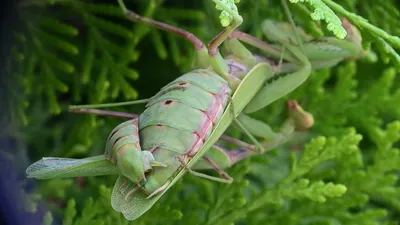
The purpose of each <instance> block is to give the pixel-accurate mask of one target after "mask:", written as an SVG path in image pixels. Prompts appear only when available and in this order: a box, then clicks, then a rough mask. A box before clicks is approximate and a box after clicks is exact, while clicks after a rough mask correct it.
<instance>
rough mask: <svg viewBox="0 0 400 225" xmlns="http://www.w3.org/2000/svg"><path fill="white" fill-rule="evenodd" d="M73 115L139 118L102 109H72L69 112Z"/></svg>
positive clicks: (130, 114) (134, 115)
mask: <svg viewBox="0 0 400 225" xmlns="http://www.w3.org/2000/svg"><path fill="white" fill-rule="evenodd" d="M69 111H70V112H73V113H81V114H93V115H100V116H112V117H119V118H126V119H135V118H138V117H139V116H138V115H136V114H132V113H124V112H117V111H109V110H100V109H71V110H69Z"/></svg>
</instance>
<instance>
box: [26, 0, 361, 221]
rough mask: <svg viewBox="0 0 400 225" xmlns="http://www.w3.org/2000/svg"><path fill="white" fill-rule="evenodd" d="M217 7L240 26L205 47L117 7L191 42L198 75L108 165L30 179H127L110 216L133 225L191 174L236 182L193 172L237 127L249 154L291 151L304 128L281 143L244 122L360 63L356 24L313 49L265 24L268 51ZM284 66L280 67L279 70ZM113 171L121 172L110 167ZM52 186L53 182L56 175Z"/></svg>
mask: <svg viewBox="0 0 400 225" xmlns="http://www.w3.org/2000/svg"><path fill="white" fill-rule="evenodd" d="M213 1H214V2H215V3H216V4H217V6H218V7H220V8H221V9H223V10H224V12H226V13H228V14H229V15H230V16H231V17H232V18H233V21H232V22H231V24H230V25H228V26H227V27H226V28H225V29H224V30H223V31H222V32H221V33H219V34H218V35H217V36H216V37H215V38H214V39H213V40H212V41H211V42H210V43H209V44H208V47H207V46H206V45H205V44H204V43H203V42H202V41H201V40H200V39H199V38H197V37H196V36H195V35H194V34H192V33H190V32H188V31H185V30H182V29H180V28H177V27H173V26H171V25H168V24H164V23H161V22H158V21H154V20H152V19H149V18H144V17H141V16H139V15H138V14H136V13H134V12H132V11H130V10H128V9H127V8H126V7H125V5H124V3H123V1H122V0H118V3H119V5H120V6H121V8H122V10H123V12H124V13H125V15H126V16H127V17H128V18H130V19H132V20H133V21H136V22H143V23H147V24H149V25H152V26H155V27H157V28H160V29H163V30H166V31H169V32H173V33H175V34H177V35H180V36H182V37H183V38H185V39H186V40H188V41H189V42H191V43H192V44H193V46H194V48H195V52H196V60H195V62H194V68H195V69H193V70H192V71H190V72H188V73H186V74H184V75H182V76H181V77H179V78H177V79H176V80H174V81H172V82H171V83H170V84H168V85H166V86H165V87H164V88H162V89H161V90H160V92H159V93H157V94H156V95H155V96H154V97H153V98H151V99H150V100H148V101H146V102H147V105H146V110H145V111H144V112H143V113H142V114H141V115H140V117H139V118H138V119H133V120H129V121H126V122H124V123H122V124H120V125H118V126H117V127H116V128H115V129H114V130H113V131H112V132H111V134H110V136H109V139H108V142H107V146H106V152H105V158H106V159H107V160H104V158H103V157H104V156H99V157H97V156H96V157H92V158H87V159H81V161H77V160H73V159H59V158H58V159H56V158H50V159H47V161H46V160H44V161H39V162H37V163H35V164H33V165H32V166H30V167H29V168H28V169H27V173H28V175H29V176H30V177H36V178H42V179H45V178H49V176H48V175H49V174H48V172H49V171H51V170H52V169H53V168H54V170H57V169H60V171H61V174H63V175H60V174H58V176H59V177H60V176H61V177H63V176H64V177H70V176H72V175H77V171H82V168H85V169H86V170H87V173H86V174H85V175H102V174H120V176H119V178H118V179H117V181H116V184H115V186H114V189H113V194H112V206H113V208H114V209H115V210H116V211H120V212H122V213H123V214H124V216H125V217H126V218H127V219H130V220H133V219H136V218H138V217H139V216H141V215H142V214H143V213H145V212H146V211H147V210H148V209H150V208H151V206H152V205H153V204H154V203H155V202H156V201H157V200H158V199H159V198H160V197H161V196H162V195H163V194H164V193H165V192H166V191H167V190H168V189H169V188H170V187H171V186H172V185H173V184H174V183H176V182H177V181H178V180H179V179H180V178H181V177H182V176H183V175H184V174H185V173H186V172H190V173H192V174H194V175H197V176H201V177H204V178H208V179H211V180H215V181H220V182H226V183H230V182H232V178H230V177H229V176H228V175H227V174H226V173H225V172H223V170H222V168H221V167H220V166H218V164H217V163H215V162H214V161H213V160H212V158H211V157H208V160H206V163H207V165H208V167H210V168H213V169H215V170H216V171H217V172H218V173H219V174H220V175H221V177H222V178H218V177H212V176H209V175H205V174H201V173H198V172H195V171H193V170H192V169H191V168H195V165H196V164H197V163H198V162H205V161H201V160H202V159H207V153H208V152H218V149H217V150H215V149H216V148H213V144H214V143H215V142H216V141H217V140H218V139H219V138H220V137H221V135H222V134H223V133H224V131H225V130H226V129H227V128H228V127H229V126H230V125H231V123H232V122H235V123H236V124H237V125H238V126H239V127H240V128H241V129H242V130H243V131H244V132H245V133H246V134H247V135H248V137H249V138H250V139H251V140H252V141H253V142H254V144H255V146H256V148H251V149H249V150H252V151H255V152H258V153H262V152H265V151H266V146H265V145H262V144H261V143H259V142H258V141H257V139H256V138H255V137H254V136H253V135H255V136H259V137H262V138H274V141H273V142H274V144H275V145H279V144H281V143H284V142H285V141H286V140H287V137H288V134H290V133H292V132H293V130H294V129H295V128H296V126H301V125H299V124H298V122H296V120H295V119H293V118H296V116H294V117H292V119H290V120H288V122H287V123H285V124H284V125H283V128H282V132H280V133H278V134H275V133H273V132H271V129H269V127H268V125H266V124H264V123H262V122H260V121H258V120H255V119H253V118H251V117H249V116H247V115H246V113H251V112H255V111H257V110H259V109H261V108H263V107H265V106H267V105H269V104H270V103H272V102H274V101H275V100H277V99H279V98H281V97H283V96H285V95H286V94H288V93H290V92H291V91H293V90H294V89H295V88H297V87H298V86H300V85H301V84H302V83H303V82H304V81H305V80H306V79H307V78H308V76H309V75H310V73H311V70H312V69H319V68H324V67H330V66H334V65H336V64H337V63H338V62H340V61H343V60H344V59H349V58H357V57H359V56H360V55H362V54H363V51H362V48H361V45H360V38H359V35H358V34H357V31H356V29H355V28H354V27H352V26H351V25H350V24H347V25H348V26H347V27H346V28H347V29H348V31H350V32H349V34H350V35H349V36H350V37H348V38H347V39H346V40H338V39H336V38H329V37H328V38H322V39H319V40H313V39H312V38H311V37H310V36H308V35H307V34H305V33H304V32H303V31H302V30H301V29H300V28H295V27H291V26H288V25H287V24H284V23H276V22H273V21H270V20H266V21H265V22H264V23H263V24H262V29H263V31H264V34H265V35H266V36H267V38H268V39H269V40H270V41H274V42H276V43H277V44H276V45H269V44H267V43H265V42H263V41H261V40H258V39H256V38H254V37H252V36H250V35H248V34H245V33H242V32H240V31H238V30H236V28H237V27H238V26H239V25H240V24H241V23H242V21H243V19H242V18H241V16H240V15H239V14H238V13H237V12H236V11H235V10H232V8H230V6H229V5H228V4H227V3H223V2H221V1H219V0H213ZM294 34H300V36H299V38H294V37H297V36H296V35H294ZM241 42H244V43H247V44H249V45H252V46H254V47H257V48H258V49H260V50H261V51H263V52H264V53H265V56H257V55H255V54H253V53H251V52H250V51H249V50H248V49H247V48H246V47H245V46H244V45H243V44H242V43H241ZM221 44H224V55H225V57H223V56H222V55H221V53H220V52H219V50H218V48H219V47H220V46H221ZM279 60H282V61H283V62H282V63H280V64H278V63H277V62H278V61H279ZM276 78H278V79H276ZM141 102H143V101H141ZM132 104H133V103H132ZM297 121H301V120H297ZM270 147H271V146H269V148H270ZM210 149H214V151H211V150H210ZM220 152H222V151H220ZM233 152H235V151H233ZM243 155H244V156H247V155H251V153H250V152H249V153H246V154H243ZM229 157H230V156H229V155H228V157H227V158H229ZM230 158H232V157H230ZM110 163H111V164H112V165H116V166H111V167H110ZM58 165H61V166H58ZM68 165H72V166H68ZM199 165H200V164H199ZM89 166H90V169H88V168H89ZM54 170H53V171H54ZM46 174H47V177H46ZM79 175H84V174H79ZM54 176H57V175H56V174H54ZM50 178H53V177H51V175H50Z"/></svg>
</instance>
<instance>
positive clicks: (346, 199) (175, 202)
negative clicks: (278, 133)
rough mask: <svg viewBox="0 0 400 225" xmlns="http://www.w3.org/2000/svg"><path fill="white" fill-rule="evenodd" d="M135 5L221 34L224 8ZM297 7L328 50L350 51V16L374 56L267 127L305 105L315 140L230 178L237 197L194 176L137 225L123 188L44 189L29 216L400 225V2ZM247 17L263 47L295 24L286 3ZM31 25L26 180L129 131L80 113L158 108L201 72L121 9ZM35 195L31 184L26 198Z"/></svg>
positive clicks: (63, 3)
mask: <svg viewBox="0 0 400 225" xmlns="http://www.w3.org/2000/svg"><path fill="white" fill-rule="evenodd" d="M127 4H128V6H129V7H130V8H132V9H134V10H135V11H137V12H139V13H140V14H141V15H144V16H147V17H152V18H155V19H157V20H161V21H164V22H167V23H170V24H173V25H177V26H179V27H182V28H184V29H187V30H189V31H191V32H193V33H195V34H196V35H197V36H198V37H200V38H201V39H203V40H205V41H209V40H210V39H211V38H212V37H213V36H215V35H216V34H217V33H218V32H219V31H220V30H221V29H222V27H221V23H220V21H219V19H218V17H219V13H220V12H219V11H217V10H215V4H213V3H212V1H161V0H148V1H127ZM287 4H288V6H289V8H290V10H291V12H292V14H293V21H294V22H295V24H297V25H299V26H302V27H303V28H304V29H305V30H306V31H307V32H308V33H310V34H312V35H313V36H315V37H321V36H324V35H327V36H333V35H335V36H337V37H338V38H343V37H344V36H345V35H346V31H345V30H344V29H343V28H342V26H341V24H340V20H339V17H346V18H347V19H348V20H349V21H350V22H351V23H353V24H354V25H355V26H357V27H358V28H359V29H360V32H361V35H362V38H363V42H362V43H363V46H364V48H365V49H367V50H369V55H368V56H367V57H365V58H364V59H363V60H358V61H347V62H342V63H340V64H339V65H338V66H337V67H335V68H333V69H324V70H320V71H317V72H313V73H312V75H311V77H310V78H309V80H307V81H306V83H305V84H303V85H302V86H301V88H299V89H298V90H296V91H294V92H293V93H291V94H290V95H289V96H287V97H286V98H284V99H281V100H279V101H277V102H275V103H273V104H272V105H271V106H269V107H268V108H266V109H264V110H262V111H260V112H257V113H256V115H255V116H257V118H259V119H261V120H264V121H267V122H268V123H269V124H271V125H272V126H275V127H276V128H277V127H278V126H279V124H280V123H281V122H282V121H283V120H284V118H285V116H286V115H285V107H284V106H285V104H284V103H285V101H286V100H287V99H297V100H298V101H299V103H300V104H301V105H302V106H303V107H304V108H305V109H306V110H307V111H309V112H311V113H312V114H313V115H314V119H315V126H314V127H313V128H312V129H311V130H310V131H307V132H302V133H298V134H297V136H296V137H295V138H294V139H293V141H292V142H290V143H288V144H287V145H285V146H281V147H279V148H277V149H275V150H274V151H271V152H269V153H267V154H264V155H261V156H255V157H253V158H251V159H247V160H245V161H243V162H241V163H239V164H237V165H235V166H234V167H233V168H230V169H228V170H227V172H228V173H229V174H230V175H231V176H232V177H233V178H234V179H235V181H234V182H233V183H232V184H231V185H226V184H219V183H215V182H211V181H207V180H203V179H199V178H197V177H193V176H191V175H186V176H185V177H184V179H183V180H181V181H180V182H178V183H177V184H176V185H175V186H174V187H173V188H172V189H170V190H169V191H168V192H167V194H166V195H165V196H164V197H163V198H161V200H160V201H159V202H158V203H156V205H155V206H154V207H153V208H152V209H151V210H150V211H149V212H147V213H146V214H144V215H143V216H142V217H140V218H139V219H138V220H136V221H133V222H128V221H126V220H125V219H124V218H123V216H122V215H121V214H119V213H116V212H115V211H114V210H113V209H112V208H111V205H110V195H111V191H112V187H113V184H114V181H115V179H116V177H115V176H110V177H90V178H84V179H81V178H79V179H64V180H49V181H38V182H36V183H35V190H33V191H29V192H28V191H25V192H23V195H24V196H25V199H26V200H25V203H24V204H23V207H24V209H25V210H26V211H28V212H30V213H32V214H34V213H36V214H40V216H42V217H43V224H48V225H50V224H64V225H86V224H121V225H122V224H165V223H174V224H221V225H225V224H304V225H306V224H307V225H308V224H367V225H369V224H371V225H374V224H397V221H398V220H399V218H400V186H399V181H398V178H399V169H400V151H399V146H400V145H399V143H400V142H399V139H400V120H399V118H400V106H399V104H398V103H399V102H400V78H399V71H400V56H399V53H398V52H399V51H400V38H399V36H400V29H399V27H400V26H399V25H400V22H399V21H400V20H399V18H400V5H399V4H398V3H397V1H394V0H393V1H391V0H385V1H375V0H362V1H361V0H340V1H331V0H308V1H307V0H303V1H302V0H299V1H296V0H290V1H288V3H287ZM238 10H239V12H240V14H241V15H242V16H243V18H244V24H243V25H242V26H241V27H240V30H242V31H245V32H248V33H251V34H252V35H254V36H256V37H258V38H263V37H262V33H261V29H260V24H261V22H262V21H263V20H264V19H266V18H268V19H275V20H280V21H287V20H288V18H287V17H286V16H285V14H284V11H283V8H282V6H281V2H280V1H277V0H274V1H273V0H269V1H268V0H262V1H245V0H242V2H241V3H240V4H238ZM18 12H19V17H18V26H16V27H15V29H14V30H13V33H14V36H15V43H16V44H15V47H14V48H13V53H14V55H13V58H12V59H11V61H10V64H12V65H17V69H15V70H12V71H11V73H12V74H13V75H15V77H17V78H18V80H17V81H18V84H19V87H20V89H18V90H16V93H15V96H16V98H17V100H15V102H17V103H18V104H13V106H14V107H13V110H14V114H13V115H14V118H13V123H14V124H16V126H17V127H18V128H19V129H16V131H15V132H14V136H16V137H17V138H18V139H21V140H22V141H24V143H25V144H26V147H25V148H24V149H21V151H20V152H19V153H18V155H17V154H16V155H15V156H14V158H16V157H19V159H20V160H19V161H20V162H21V161H22V162H23V163H22V164H23V165H22V166H21V167H24V166H27V165H29V163H30V162H32V161H35V160H38V159H39V158H41V157H43V156H56V157H76V158H78V157H87V156H93V155H98V154H102V153H103V151H104V144H105V140H106V137H107V135H108V134H109V132H110V131H111V130H112V128H113V127H114V126H115V125H117V124H118V123H119V122H121V121H120V120H117V119H113V118H106V117H98V116H97V117H96V116H93V115H90V116H89V115H72V114H68V113H67V112H66V107H67V106H68V105H70V104H95V103H102V102H116V101H125V100H130V99H138V98H145V97H150V96H152V95H154V94H155V93H156V91H157V90H159V89H160V88H161V87H162V86H163V85H165V84H167V83H168V82H169V81H171V80H172V79H174V78H176V77H178V76H179V75H181V74H182V73H184V72H186V71H188V69H189V68H190V63H191V59H192V55H193V49H192V47H191V46H190V45H189V44H188V43H186V42H185V41H183V40H182V39H180V38H179V37H176V36H174V35H172V34H168V33H164V32H161V31H159V30H156V29H153V28H149V27H147V26H145V25H141V24H134V23H132V22H130V21H128V20H127V19H125V18H124V16H123V15H122V13H121V10H120V8H118V6H117V4H116V1H78V0H58V1H57V0H46V1H45V0H42V1H35V0H31V1H28V0H27V1H20V3H19V5H18ZM142 109H143V108H142V106H135V107H125V108H122V107H121V108H117V109H116V110H119V111H129V112H133V113H140V112H141V110H142ZM229 132H230V134H232V135H235V136H236V137H240V138H243V139H244V140H246V138H245V137H244V136H242V135H241V134H239V133H238V132H237V131H236V130H229ZM21 152H22V153H21ZM11 157H12V156H11ZM21 159H22V160H21ZM21 170H22V169H21ZM27 182H28V181H27V180H25V179H23V180H22V181H21V182H20V183H21V188H23V187H24V185H26V183H27ZM30 182H32V181H30ZM43 208H44V209H43ZM39 209H40V210H39Z"/></svg>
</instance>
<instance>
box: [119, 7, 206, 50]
mask: <svg viewBox="0 0 400 225" xmlns="http://www.w3.org/2000/svg"><path fill="white" fill-rule="evenodd" d="M118 4H119V5H120V7H121V9H122V11H123V13H124V14H125V16H126V17H127V18H129V19H130V20H132V21H134V22H140V23H146V24H148V25H150V26H153V27H156V28H158V29H161V30H165V31H168V32H171V33H174V34H176V35H179V36H181V37H183V38H184V39H186V40H187V41H189V42H190V43H192V44H193V46H194V47H195V49H196V50H200V49H203V48H205V45H204V43H203V42H202V41H201V40H200V39H199V38H198V37H197V36H196V35H194V34H193V33H190V32H189V31H186V30H183V29H181V28H178V27H174V26H171V25H169V24H166V23H162V22H159V21H155V20H152V19H150V18H145V17H142V16H140V15H138V14H136V13H135V12H133V11H131V10H128V9H127V8H126V6H125V4H124V1H123V0H118Z"/></svg>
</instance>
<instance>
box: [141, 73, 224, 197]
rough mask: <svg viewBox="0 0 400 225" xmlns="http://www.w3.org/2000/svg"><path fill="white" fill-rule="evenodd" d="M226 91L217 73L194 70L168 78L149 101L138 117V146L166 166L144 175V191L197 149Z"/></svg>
mask: <svg viewBox="0 0 400 225" xmlns="http://www.w3.org/2000/svg"><path fill="white" fill-rule="evenodd" d="M230 94H231V89H230V88H229V86H228V83H227V82H226V81H225V80H224V79H222V78H221V77H220V76H219V75H218V74H216V73H215V72H213V71H212V70H207V69H197V70H193V71H191V72H189V73H186V74H184V75H182V76H180V77H179V78H177V79H176V80H174V81H172V82H171V83H169V84H168V85H166V86H165V87H164V88H162V89H161V91H160V92H159V93H157V94H156V95H155V96H154V97H153V98H152V99H151V100H150V102H149V103H148V104H147V105H146V110H145V111H144V112H143V113H142V114H141V115H140V117H139V137H140V143H141V147H142V149H143V150H148V151H151V152H152V154H153V156H154V157H155V160H156V161H160V162H162V163H164V164H166V166H167V167H165V168H161V167H157V168H155V170H156V172H154V173H149V174H148V175H147V176H146V179H147V181H146V182H145V183H144V184H143V185H142V189H143V190H144V191H145V192H147V193H148V194H150V193H153V192H156V191H157V189H158V188H160V187H161V186H162V185H164V184H165V183H166V182H167V181H168V180H169V179H170V178H171V177H173V175H174V174H175V173H176V172H177V170H178V168H179V167H182V165H185V163H186V162H188V160H189V159H191V158H192V157H193V156H194V155H195V154H196V153H197V152H198V150H199V149H200V148H201V147H202V145H203V144H204V142H205V140H207V138H208V137H209V135H210V134H211V131H212V130H213V127H214V125H215V124H216V122H218V120H219V119H220V117H221V115H222V113H223V112H224V109H225V107H226V105H227V102H228V98H229V96H230Z"/></svg>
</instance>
